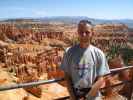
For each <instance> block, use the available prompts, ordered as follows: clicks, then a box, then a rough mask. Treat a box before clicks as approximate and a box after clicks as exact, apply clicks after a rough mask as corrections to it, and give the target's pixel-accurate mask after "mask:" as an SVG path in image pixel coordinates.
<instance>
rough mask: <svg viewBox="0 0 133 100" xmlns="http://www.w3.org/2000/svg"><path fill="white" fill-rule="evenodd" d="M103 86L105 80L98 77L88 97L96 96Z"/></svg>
mask: <svg viewBox="0 0 133 100" xmlns="http://www.w3.org/2000/svg"><path fill="white" fill-rule="evenodd" d="M104 86H105V80H104V77H103V76H100V77H98V79H97V81H96V82H95V83H94V84H93V85H92V88H91V90H90V91H89V93H88V95H89V96H96V94H97V92H98V91H99V89H100V88H102V87H104Z"/></svg>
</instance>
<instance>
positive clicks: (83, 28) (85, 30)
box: [78, 20, 93, 43]
mask: <svg viewBox="0 0 133 100" xmlns="http://www.w3.org/2000/svg"><path fill="white" fill-rule="evenodd" d="M78 36H79V40H80V43H86V42H90V41H91V39H92V36H93V25H92V23H91V22H90V21H88V20H81V21H80V22H79V24H78Z"/></svg>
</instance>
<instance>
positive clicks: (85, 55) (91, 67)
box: [60, 45, 110, 88]
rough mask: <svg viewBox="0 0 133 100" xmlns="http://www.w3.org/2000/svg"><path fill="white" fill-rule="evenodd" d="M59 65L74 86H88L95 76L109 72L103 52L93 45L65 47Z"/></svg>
mask: <svg viewBox="0 0 133 100" xmlns="http://www.w3.org/2000/svg"><path fill="white" fill-rule="evenodd" d="M60 67H61V69H63V70H64V71H65V72H66V73H67V74H68V75H70V77H71V78H72V83H73V86H74V88H89V87H91V86H92V84H93V83H94V81H95V79H96V77H97V76H102V75H105V74H107V73H110V71H109V67H108V64H107V61H106V57H105V55H104V53H103V52H102V51H101V50H100V49H98V48H96V47H94V46H93V45H90V46H89V47H88V48H80V46H79V45H75V46H73V47H71V48H67V50H66V52H65V54H64V57H63V61H62V63H61V66H60Z"/></svg>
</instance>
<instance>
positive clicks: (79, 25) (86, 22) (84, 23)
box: [78, 20, 93, 29]
mask: <svg viewBox="0 0 133 100" xmlns="http://www.w3.org/2000/svg"><path fill="white" fill-rule="evenodd" d="M86 25H89V26H90V27H91V28H93V24H92V22H91V21H88V20H81V21H80V22H79V23H78V29H79V28H80V27H84V26H86Z"/></svg>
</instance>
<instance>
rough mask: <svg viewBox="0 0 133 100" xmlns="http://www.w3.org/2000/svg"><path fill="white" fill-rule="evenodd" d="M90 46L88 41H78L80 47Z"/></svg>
mask: <svg viewBox="0 0 133 100" xmlns="http://www.w3.org/2000/svg"><path fill="white" fill-rule="evenodd" d="M89 46H90V42H87V43H80V47H81V48H87V47H89Z"/></svg>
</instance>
